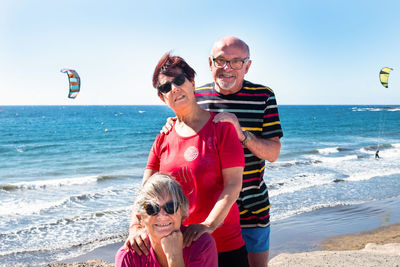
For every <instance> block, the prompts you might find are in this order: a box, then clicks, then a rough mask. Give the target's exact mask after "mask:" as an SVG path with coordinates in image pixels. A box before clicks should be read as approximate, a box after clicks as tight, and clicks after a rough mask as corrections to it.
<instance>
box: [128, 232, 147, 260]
mask: <svg viewBox="0 0 400 267" xmlns="http://www.w3.org/2000/svg"><path fill="white" fill-rule="evenodd" d="M149 247H150V240H149V237H148V236H147V233H146V230H145V229H144V228H143V227H141V226H140V225H135V226H133V227H131V228H130V229H129V236H128V239H126V241H125V250H126V251H129V248H132V249H133V250H134V251H135V252H136V253H137V254H138V255H139V256H141V255H142V254H145V255H148V253H149Z"/></svg>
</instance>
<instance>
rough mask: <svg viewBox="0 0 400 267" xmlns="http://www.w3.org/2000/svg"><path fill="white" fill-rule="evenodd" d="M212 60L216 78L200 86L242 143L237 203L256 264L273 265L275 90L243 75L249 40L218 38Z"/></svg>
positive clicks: (200, 95)
mask: <svg viewBox="0 0 400 267" xmlns="http://www.w3.org/2000/svg"><path fill="white" fill-rule="evenodd" d="M209 65H210V70H211V73H212V77H213V79H214V82H212V83H209V84H206V85H204V86H202V87H199V88H197V89H196V91H195V95H196V100H197V102H198V103H199V104H200V106H201V107H202V108H204V109H206V110H209V111H212V112H216V113H219V114H217V115H216V116H215V118H214V122H220V121H225V122H230V123H232V124H233V125H234V127H235V129H236V132H237V135H238V137H239V139H240V141H241V142H242V144H243V148H244V153H245V162H246V166H245V169H244V173H243V186H242V191H241V193H240V196H239V198H238V200H237V204H238V206H239V210H240V223H241V227H242V235H243V238H244V240H245V242H246V248H247V251H248V259H249V264H250V266H251V267H255V266H257V267H258V266H268V257H269V233H270V218H269V210H270V203H269V198H268V190H267V187H266V185H265V182H264V179H263V176H264V169H265V160H268V161H269V162H274V161H275V160H277V159H278V157H279V154H280V149H281V143H280V138H281V137H282V136H283V133H282V128H281V124H280V120H279V114H278V107H277V104H276V100H275V94H274V92H273V91H272V89H270V88H268V87H266V86H263V85H260V84H254V83H251V82H249V81H246V80H245V79H244V77H245V75H246V74H247V72H248V71H249V68H250V66H251V60H250V51H249V47H248V45H247V44H246V43H245V42H243V41H242V40H240V39H239V38H237V37H233V36H230V37H224V38H222V39H220V40H218V41H216V42H215V44H214V46H213V48H212V50H211V56H210V57H209Z"/></svg>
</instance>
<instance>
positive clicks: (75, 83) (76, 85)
mask: <svg viewBox="0 0 400 267" xmlns="http://www.w3.org/2000/svg"><path fill="white" fill-rule="evenodd" d="M60 71H61V72H62V73H66V74H67V75H68V81H69V93H68V97H69V98H72V99H74V98H75V97H76V96H77V95H78V93H79V91H80V89H81V78H80V77H79V75H78V73H77V72H76V71H75V70H71V69H62V70H60Z"/></svg>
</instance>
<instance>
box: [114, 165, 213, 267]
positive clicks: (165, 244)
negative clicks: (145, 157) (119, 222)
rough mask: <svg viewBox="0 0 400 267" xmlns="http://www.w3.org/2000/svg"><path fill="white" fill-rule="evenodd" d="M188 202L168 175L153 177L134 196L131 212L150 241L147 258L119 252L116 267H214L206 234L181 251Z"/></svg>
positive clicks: (123, 251)
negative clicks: (182, 224)
mask: <svg viewBox="0 0 400 267" xmlns="http://www.w3.org/2000/svg"><path fill="white" fill-rule="evenodd" d="M188 206H189V203H188V200H187V198H186V197H185V195H184V194H183V192H182V189H181V187H180V185H179V184H178V183H177V182H176V181H175V180H174V179H173V178H172V177H170V176H169V175H165V174H160V173H156V174H154V175H153V176H151V177H150V178H148V179H147V180H146V181H145V182H144V184H143V186H142V188H141V190H140V192H138V194H137V196H136V198H135V202H134V204H133V210H134V212H135V213H136V216H137V219H138V221H139V222H140V224H141V225H142V226H143V227H144V228H145V229H146V231H147V233H148V237H149V240H150V244H149V245H150V247H149V253H148V255H145V254H141V255H139V254H137V253H136V252H135V251H134V250H132V249H129V250H125V248H121V249H120V250H119V251H118V252H117V255H116V257H115V266H116V267H130V266H139V267H140V266H149V267H158V266H162V267H171V266H176V267H181V266H182V267H183V266H193V267H206V266H207V267H208V266H210V267H217V266H218V259H217V248H216V245H215V241H214V239H213V238H212V237H211V235H209V234H203V235H202V236H201V237H200V238H199V239H197V240H196V241H194V242H192V244H191V245H190V246H189V247H185V248H183V235H182V232H185V231H186V227H184V226H181V223H182V221H183V220H184V218H185V217H186V216H187V214H188Z"/></svg>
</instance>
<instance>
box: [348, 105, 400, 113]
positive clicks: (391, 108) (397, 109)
mask: <svg viewBox="0 0 400 267" xmlns="http://www.w3.org/2000/svg"><path fill="white" fill-rule="evenodd" d="M351 110H352V111H357V112H360V111H361V112H362V111H400V107H398V106H386V107H385V106H383V107H353V108H352V109H351Z"/></svg>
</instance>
